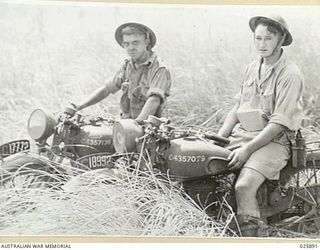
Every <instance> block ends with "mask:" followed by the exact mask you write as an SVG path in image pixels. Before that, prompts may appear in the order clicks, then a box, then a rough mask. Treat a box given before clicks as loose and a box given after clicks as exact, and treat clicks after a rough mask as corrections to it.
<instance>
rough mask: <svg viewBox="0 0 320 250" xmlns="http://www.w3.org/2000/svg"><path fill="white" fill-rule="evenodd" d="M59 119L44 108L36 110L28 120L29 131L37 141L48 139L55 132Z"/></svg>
mask: <svg viewBox="0 0 320 250" xmlns="http://www.w3.org/2000/svg"><path fill="white" fill-rule="evenodd" d="M56 124H57V121H56V120H55V119H54V117H53V116H51V115H48V114H46V113H45V112H44V111H43V110H42V109H36V110H34V111H33V112H32V113H31V115H30V117H29V120H28V133H29V135H30V137H31V138H32V139H34V140H35V141H42V140H45V139H47V138H48V137H49V136H50V135H52V133H53V129H54V127H55V125H56Z"/></svg>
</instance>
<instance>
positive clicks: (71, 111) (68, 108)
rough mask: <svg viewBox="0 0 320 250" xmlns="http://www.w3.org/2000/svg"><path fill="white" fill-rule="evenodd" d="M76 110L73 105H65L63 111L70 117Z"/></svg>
mask: <svg viewBox="0 0 320 250" xmlns="http://www.w3.org/2000/svg"><path fill="white" fill-rule="evenodd" d="M76 112H77V110H76V109H75V108H74V107H65V109H64V113H66V114H68V115H70V116H71V117H72V116H74V115H75V113H76Z"/></svg>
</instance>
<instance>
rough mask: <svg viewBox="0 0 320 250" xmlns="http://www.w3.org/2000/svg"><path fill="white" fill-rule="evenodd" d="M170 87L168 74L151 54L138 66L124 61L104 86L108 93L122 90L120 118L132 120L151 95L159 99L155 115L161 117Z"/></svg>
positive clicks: (154, 55)
mask: <svg viewBox="0 0 320 250" xmlns="http://www.w3.org/2000/svg"><path fill="white" fill-rule="evenodd" d="M170 87H171V78H170V72H169V70H168V68H167V67H166V66H165V65H164V64H163V62H162V61H161V60H160V59H159V58H158V57H157V55H156V54H155V53H153V52H152V54H151V56H150V57H149V59H148V60H146V61H145V62H144V63H142V64H139V65H137V64H136V63H135V62H134V61H133V60H126V61H125V63H124V64H123V65H122V67H121V68H120V70H119V71H118V72H117V73H116V74H115V76H114V78H113V80H112V81H110V82H108V83H107V84H106V88H107V89H108V91H109V92H110V93H115V92H117V91H118V90H120V89H122V90H123V94H122V97H121V100H120V108H121V110H122V117H124V118H133V119H135V118H137V117H138V115H139V114H140V112H141V110H142V108H143V106H144V104H145V103H146V101H147V99H148V98H149V97H150V96H152V95H157V96H159V97H160V98H161V105H160V107H159V109H158V110H157V112H156V114H155V115H156V116H161V112H162V109H163V106H164V104H165V103H166V98H167V97H168V96H169V95H170Z"/></svg>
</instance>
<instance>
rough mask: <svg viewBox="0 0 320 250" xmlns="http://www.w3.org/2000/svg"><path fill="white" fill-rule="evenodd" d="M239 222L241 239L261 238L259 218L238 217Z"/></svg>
mask: <svg viewBox="0 0 320 250" xmlns="http://www.w3.org/2000/svg"><path fill="white" fill-rule="evenodd" d="M236 218H237V221H238V223H239V227H240V232H239V233H240V236H241V237H258V236H259V221H260V219H259V218H257V217H253V216H250V215H242V214H240V215H237V216H236Z"/></svg>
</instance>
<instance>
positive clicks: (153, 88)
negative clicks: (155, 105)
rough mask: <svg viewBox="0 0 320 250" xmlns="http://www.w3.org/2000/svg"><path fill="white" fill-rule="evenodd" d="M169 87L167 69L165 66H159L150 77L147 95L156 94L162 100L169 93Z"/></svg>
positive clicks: (169, 81) (169, 79) (169, 80)
mask: <svg viewBox="0 0 320 250" xmlns="http://www.w3.org/2000/svg"><path fill="white" fill-rule="evenodd" d="M170 87H171V78H170V73H169V70H168V69H166V68H160V69H158V70H157V72H156V73H155V74H154V76H153V78H152V79H151V82H150V88H149V90H148V92H147V97H150V96H152V95H158V96H159V97H160V98H161V101H162V102H164V101H165V100H166V97H167V96H169V95H170Z"/></svg>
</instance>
